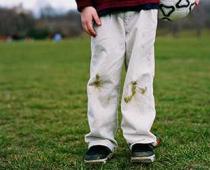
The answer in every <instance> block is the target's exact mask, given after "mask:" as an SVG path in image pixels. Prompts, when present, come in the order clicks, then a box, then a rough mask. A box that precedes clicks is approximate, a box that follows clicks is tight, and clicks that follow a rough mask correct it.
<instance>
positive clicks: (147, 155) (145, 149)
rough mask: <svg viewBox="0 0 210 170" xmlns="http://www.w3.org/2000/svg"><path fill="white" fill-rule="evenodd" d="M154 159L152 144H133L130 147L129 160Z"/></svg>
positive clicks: (152, 160)
mask: <svg viewBox="0 0 210 170" xmlns="http://www.w3.org/2000/svg"><path fill="white" fill-rule="evenodd" d="M154 160H155V153H154V151H153V146H152V144H140V143H137V144H134V145H133V146H132V149H131V162H142V163H151V162H154Z"/></svg>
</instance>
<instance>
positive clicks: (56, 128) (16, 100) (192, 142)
mask: <svg viewBox="0 0 210 170" xmlns="http://www.w3.org/2000/svg"><path fill="white" fill-rule="evenodd" d="M156 42H157V44H156V45H157V46H156V54H157V55H156V78H155V85H154V88H155V97H156V109H157V117H156V121H155V124H154V126H153V132H154V133H155V134H157V135H158V136H160V137H161V138H162V145H161V147H159V148H157V149H156V155H157V161H156V162H155V163H153V164H152V165H148V166H145V165H140V164H131V163H130V162H129V150H128V147H127V145H126V142H125V140H124V139H123V136H122V131H121V130H120V129H119V131H118V134H117V141H118V142H119V147H118V149H117V151H116V153H115V155H114V158H113V159H112V160H111V161H110V162H109V163H107V164H106V165H104V166H101V165H96V166H90V165H85V164H84V163H83V161H82V157H83V153H84V152H85V151H86V144H85V142H84V135H85V134H86V133H87V132H88V124H87V117H86V110H87V109H86V107H87V104H86V103H87V97H86V83H87V80H88V76H89V59H90V50H89V40H88V39H87V38H77V39H72V40H68V41H63V42H61V43H59V44H56V43H53V42H48V41H44V42H27V43H26V42H18V43H15V42H13V43H3V42H2V43H0V169H18V170H26V169H37V170H44V169H45V170H46V169H56V170H57V169H78V170H80V169H81V170H84V169H91V170H92V169H105V170H133V169H136V170H141V169H158V170H165V169H167V170H168V169H176V170H178V169H188V170H194V169H195V170H197V169H201V170H203V169H210V38H209V37H208V36H204V37H203V38H200V39H196V38H179V39H173V38H170V37H165V38H158V39H157V41H156ZM119 113H120V112H119Z"/></svg>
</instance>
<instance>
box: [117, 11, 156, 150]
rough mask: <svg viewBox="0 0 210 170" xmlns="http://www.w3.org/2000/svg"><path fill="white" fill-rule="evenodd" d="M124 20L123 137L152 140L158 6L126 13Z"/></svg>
mask: <svg viewBox="0 0 210 170" xmlns="http://www.w3.org/2000/svg"><path fill="white" fill-rule="evenodd" d="M128 18H129V20H128V21H127V24H126V32H127V34H126V63H127V66H128V68H127V74H126V79H125V83H124V88H123V96H122V101H121V110H122V123H121V127H122V130H123V135H124V138H125V139H126V141H127V142H128V143H129V144H131V145H130V146H132V144H134V143H155V142H156V137H155V136H154V135H153V134H152V133H151V131H150V130H151V127H152V124H153V121H154V119H155V114H156V112H155V103H154V96H153V78H154V67H155V66H154V42H155V36H156V27H157V10H148V11H144V10H142V11H140V12H131V13H130V15H129V13H128Z"/></svg>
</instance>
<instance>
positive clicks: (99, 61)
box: [85, 9, 157, 150]
mask: <svg viewBox="0 0 210 170" xmlns="http://www.w3.org/2000/svg"><path fill="white" fill-rule="evenodd" d="M101 21H102V25H101V26H99V27H98V26H95V29H96V32H97V36H96V37H95V38H92V39H91V51H92V56H91V65H90V79H89V81H88V84H87V94H88V122H89V126H90V133H88V134H87V135H85V141H86V142H87V143H88V147H91V146H93V145H105V146H107V147H109V148H110V149H111V150H113V149H114V148H115V147H116V146H117V141H116V140H115V138H114V136H115V133H116V131H117V118H118V116H117V108H118V96H119V89H120V80H121V70H122V66H123V63H124V62H125V64H126V69H127V74H126V78H125V82H124V88H123V94H122V99H121V111H122V123H121V128H122V130H123V136H124V138H125V139H126V141H127V143H128V144H129V146H130V148H131V147H132V145H133V144H135V143H155V142H156V137H155V136H154V135H153V134H152V133H151V132H150V130H151V127H152V124H153V121H154V119H155V114H156V112H155V103H154V96H153V78H154V67H155V64H154V43H155V36H156V28H157V10H156V9H154V10H141V11H140V12H134V11H129V12H122V13H115V14H110V15H107V16H104V17H101Z"/></svg>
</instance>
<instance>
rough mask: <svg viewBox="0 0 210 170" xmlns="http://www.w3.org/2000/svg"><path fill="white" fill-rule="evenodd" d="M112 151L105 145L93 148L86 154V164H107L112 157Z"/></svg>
mask: <svg viewBox="0 0 210 170" xmlns="http://www.w3.org/2000/svg"><path fill="white" fill-rule="evenodd" d="M112 155H113V153H112V151H111V150H110V149H109V148H108V147H106V146H103V145H94V146H91V147H90V148H89V149H88V151H87V152H86V153H85V156H84V161H85V163H106V161H107V160H108V159H110V158H111V157H112Z"/></svg>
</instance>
